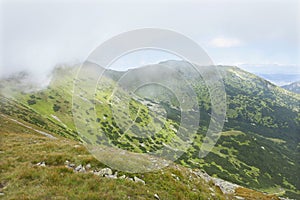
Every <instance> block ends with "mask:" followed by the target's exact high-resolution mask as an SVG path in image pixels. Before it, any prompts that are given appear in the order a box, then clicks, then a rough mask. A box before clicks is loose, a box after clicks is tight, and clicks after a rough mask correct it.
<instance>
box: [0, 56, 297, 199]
mask: <svg viewBox="0 0 300 200" xmlns="http://www.w3.org/2000/svg"><path fill="white" fill-rule="evenodd" d="M163 64H165V65H167V66H170V67H172V68H173V69H174V70H177V71H178V72H180V74H181V75H182V76H184V77H188V78H189V80H191V83H192V85H193V88H194V89H195V91H196V93H197V96H198V101H199V105H200V107H199V109H200V119H201V120H200V124H199V127H198V132H197V134H194V135H190V139H191V142H192V143H191V146H190V147H189V149H185V146H184V138H182V137H180V136H178V135H176V132H177V130H178V127H179V124H180V119H181V116H180V110H179V108H178V101H177V100H176V98H174V96H173V95H172V94H171V93H170V92H168V91H165V90H164V89H161V88H152V87H149V88H146V90H144V92H143V91H137V94H136V95H129V94H127V93H126V92H125V90H123V89H122V87H121V88H119V93H117V96H116V97H114V98H112V97H111V94H112V92H113V88H115V86H116V82H115V81H116V80H117V79H118V78H119V77H120V76H121V75H122V73H120V72H114V71H108V72H107V74H106V75H105V78H104V81H103V82H102V83H99V85H98V88H97V90H96V95H95V98H92V99H86V95H85V93H84V90H82V91H80V92H82V93H81V94H80V96H79V98H81V99H82V101H83V102H86V101H88V102H91V103H92V104H91V105H92V106H91V107H87V108H84V109H82V110H81V112H80V113H79V114H77V115H75V116H74V117H75V118H76V119H77V118H78V119H80V120H82V121H83V122H84V124H83V125H84V126H86V129H85V131H86V133H84V136H85V137H82V136H81V137H80V136H78V135H77V133H76V129H75V125H74V123H73V113H72V92H73V81H74V76H75V74H76V68H58V69H56V70H55V71H54V78H53V79H52V81H51V83H50V85H49V86H48V87H47V88H44V89H42V90H39V91H36V90H34V91H31V92H27V93H24V92H19V91H18V90H11V89H10V90H9V87H8V86H11V88H13V86H14V81H15V80H5V81H2V85H5V86H6V87H3V86H2V87H1V88H2V94H6V95H5V96H8V95H7V94H8V93H9V94H10V96H13V97H14V98H15V100H17V101H19V102H21V103H20V104H19V103H17V102H16V101H8V100H7V98H4V97H3V98H2V99H3V100H2V105H5V106H1V112H3V113H5V114H6V115H9V116H12V117H16V118H17V117H18V118H21V119H23V120H25V121H27V122H29V123H33V124H35V125H36V126H38V127H40V128H42V129H46V130H48V131H51V132H53V133H57V134H59V135H62V136H65V137H70V138H74V139H76V140H82V141H83V142H85V143H89V142H90V143H94V144H95V145H108V146H111V145H114V146H118V147H119V148H122V149H126V150H129V151H131V152H138V153H142V152H143V153H146V152H156V153H157V155H159V156H161V157H163V156H164V155H165V154H170V152H172V151H173V150H174V149H179V150H180V151H182V152H185V153H183V154H182V155H181V156H180V157H176V156H177V155H174V157H173V159H174V160H176V159H177V161H176V162H177V163H179V164H181V165H184V166H186V167H192V168H195V169H204V170H205V171H206V172H208V173H209V174H210V175H213V176H217V177H220V178H223V179H225V180H228V181H231V182H233V183H237V184H239V185H242V186H246V187H248V188H253V189H257V190H261V191H266V192H270V193H278V194H281V195H284V196H289V197H293V198H298V197H299V195H300V192H299V191H300V185H299V183H300V180H299V176H297V174H298V172H299V171H300V169H299V166H300V165H299V164H300V163H299V160H300V159H299V148H300V145H299V142H300V139H299V132H300V130H299V121H300V115H299V101H300V97H299V95H297V94H293V93H290V92H287V91H285V90H283V89H281V88H279V87H276V86H275V85H273V84H271V83H269V82H267V81H265V80H263V79H261V78H259V77H256V76H254V75H252V74H250V73H247V72H245V71H242V70H240V69H238V68H236V67H225V66H219V67H218V69H219V70H220V73H221V75H222V77H223V78H224V81H225V82H224V83H225V89H226V92H227V104H228V109H227V120H226V123H225V126H224V129H223V133H222V136H221V137H220V139H219V140H218V143H217V144H216V145H215V147H214V148H213V150H212V152H211V153H209V154H208V155H207V156H206V157H205V158H203V159H200V158H199V150H200V147H201V144H202V141H203V138H204V136H205V134H206V131H207V129H208V125H209V121H210V113H211V105H210V100H209V93H208V88H207V87H206V86H205V84H204V81H203V79H201V77H199V76H194V73H191V71H189V70H188V69H187V67H188V66H186V65H187V64H186V63H182V62H174V61H169V62H166V63H163ZM132 73H135V72H134V70H133V71H132ZM174 74H176V73H174ZM146 75H149V74H145V76H146ZM174 76H175V75H174ZM88 78H89V77H87V79H88ZM140 78H143V77H140ZM175 80H176V79H175ZM79 81H85V80H79ZM77 83H78V82H77ZM181 83H182V82H181V81H179V80H178V81H175V82H174V84H177V85H176V86H177V88H178V90H180V89H181V88H182V85H181ZM3 88H4V89H5V90H4V89H3ZM3 91H6V92H3ZM8 91H9V92H8ZM145 91H146V92H145ZM151 92H152V93H151ZM153 92H154V93H153ZM145 94H147V98H145ZM149 94H151V95H149ZM126 101H128V102H129V111H127V109H125V106H126V105H125V103H124V102H126ZM82 105H83V104H79V105H76V104H73V108H74V107H75V108H76V107H78V108H80V107H81V106H82ZM149 106H150V107H151V108H152V110H153V108H155V109H154V110H155V112H151V109H148V107H149ZM112 108H113V109H114V110H113V111H115V112H117V113H118V115H114V113H113V111H112ZM93 109H95V111H96V118H94V117H92V115H91V113H93V111H94V110H93ZM20 111H22V112H20ZM165 116H166V119H165ZM191 120H192V119H191ZM132 122H135V123H134V126H130V128H129V129H128V130H125V131H124V129H123V127H127V126H128V124H131V123H132ZM91 124H96V126H97V127H98V128H99V130H101V132H97V133H96V132H94V130H93V129H91V128H90V127H91ZM156 130H159V131H158V132H157V131H156ZM141 132H142V133H151V132H157V133H156V134H155V135H152V134H149V135H143V137H142V139H141V135H139V134H140V133H141ZM104 138H108V139H109V140H108V141H107V140H106V139H104ZM174 141H175V142H174ZM170 145H171V146H170ZM172 145H173V146H172ZM165 147H168V148H165Z"/></svg>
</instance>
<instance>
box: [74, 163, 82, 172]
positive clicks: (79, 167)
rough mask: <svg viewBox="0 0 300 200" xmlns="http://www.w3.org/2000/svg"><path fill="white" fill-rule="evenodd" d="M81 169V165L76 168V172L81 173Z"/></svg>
mask: <svg viewBox="0 0 300 200" xmlns="http://www.w3.org/2000/svg"><path fill="white" fill-rule="evenodd" d="M81 168H82V165H81V164H80V165H78V166H77V167H76V168H75V171H77V172H79V171H80V170H81Z"/></svg>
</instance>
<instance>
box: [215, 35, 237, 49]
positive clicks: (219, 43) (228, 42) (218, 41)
mask: <svg viewBox="0 0 300 200" xmlns="http://www.w3.org/2000/svg"><path fill="white" fill-rule="evenodd" d="M210 44H211V45H212V46H213V47H220V48H229V47H237V46H240V45H241V44H242V42H241V41H240V40H239V39H236V38H225V37H217V38H214V39H212V40H211V42H210Z"/></svg>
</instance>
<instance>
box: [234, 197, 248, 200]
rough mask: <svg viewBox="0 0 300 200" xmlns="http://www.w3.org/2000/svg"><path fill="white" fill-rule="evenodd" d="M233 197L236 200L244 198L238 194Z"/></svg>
mask: <svg viewBox="0 0 300 200" xmlns="http://www.w3.org/2000/svg"><path fill="white" fill-rule="evenodd" d="M234 198H235V199H237V200H244V199H245V198H244V197H240V196H234Z"/></svg>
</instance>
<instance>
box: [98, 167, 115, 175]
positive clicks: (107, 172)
mask: <svg viewBox="0 0 300 200" xmlns="http://www.w3.org/2000/svg"><path fill="white" fill-rule="evenodd" d="M99 173H100V174H99V175H100V176H106V175H112V174H113V172H112V170H111V169H110V168H103V169H101V170H100V171H99Z"/></svg>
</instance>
